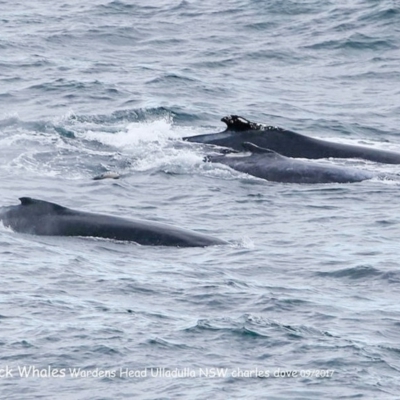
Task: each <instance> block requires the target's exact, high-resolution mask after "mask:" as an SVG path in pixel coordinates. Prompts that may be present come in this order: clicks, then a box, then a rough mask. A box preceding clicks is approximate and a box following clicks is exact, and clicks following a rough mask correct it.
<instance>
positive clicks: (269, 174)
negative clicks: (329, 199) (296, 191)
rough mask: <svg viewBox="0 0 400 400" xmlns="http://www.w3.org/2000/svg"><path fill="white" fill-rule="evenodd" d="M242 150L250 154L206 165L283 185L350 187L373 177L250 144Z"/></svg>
mask: <svg viewBox="0 0 400 400" xmlns="http://www.w3.org/2000/svg"><path fill="white" fill-rule="evenodd" d="M242 148H243V149H244V150H246V151H247V152H250V154H247V153H237V152H232V153H230V154H229V153H228V154H217V155H209V156H207V157H206V158H205V161H209V162H213V163H220V164H224V165H227V166H229V167H230V168H232V169H234V170H236V171H239V172H244V173H246V174H249V175H252V176H255V177H257V178H261V179H266V180H268V181H272V182H282V183H350V182H361V181H363V180H366V179H371V178H373V176H374V175H373V174H372V173H371V172H369V171H364V170H359V169H356V168H345V167H339V166H333V165H325V164H321V163H318V162H317V161H310V160H298V159H295V158H290V157H285V156H283V155H281V154H278V153H277V152H276V151H273V150H270V149H265V148H262V147H259V146H257V145H255V144H254V143H250V142H244V143H242Z"/></svg>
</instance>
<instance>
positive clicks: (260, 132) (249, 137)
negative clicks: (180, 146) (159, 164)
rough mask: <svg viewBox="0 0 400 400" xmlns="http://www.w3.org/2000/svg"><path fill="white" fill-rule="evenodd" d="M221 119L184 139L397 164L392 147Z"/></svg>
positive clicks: (299, 155)
mask: <svg viewBox="0 0 400 400" xmlns="http://www.w3.org/2000/svg"><path fill="white" fill-rule="evenodd" d="M221 121H223V122H225V124H226V125H227V129H226V130H225V131H223V132H220V133H212V134H207V135H197V136H191V137H186V138H184V140H186V141H189V142H199V143H207V144H213V145H216V146H222V147H230V148H232V149H234V150H238V151H240V150H241V149H242V143H243V142H251V143H253V144H255V145H257V146H260V147H263V148H267V149H270V150H274V151H276V152H278V153H279V154H282V155H284V156H286V157H293V158H309V159H318V158H330V157H332V158H362V159H366V160H371V161H376V162H382V163H388V164H400V154H399V153H395V152H392V151H386V150H379V149H374V148H369V147H365V146H355V145H348V144H343V143H334V142H328V141H325V140H321V139H315V138H312V137H308V136H304V135H301V134H299V133H296V132H293V131H290V130H287V129H283V128H279V127H276V126H266V125H262V124H257V123H254V122H251V121H248V120H247V119H245V118H243V117H240V116H237V115H230V116H227V117H224V118H222V120H221Z"/></svg>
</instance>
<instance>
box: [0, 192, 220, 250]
mask: <svg viewBox="0 0 400 400" xmlns="http://www.w3.org/2000/svg"><path fill="white" fill-rule="evenodd" d="M19 200H20V202H21V204H19V205H14V206H5V207H2V208H0V221H2V223H3V225H4V226H5V227H7V228H11V229H12V230H13V231H15V232H19V233H26V234H32V235H47V236H83V237H95V238H106V239H115V240H121V241H131V242H136V243H138V244H140V245H151V246H176V247H205V246H211V245H221V244H226V243H227V242H225V241H223V240H220V239H216V238H213V237H210V236H208V235H205V234H202V233H198V232H193V231H190V230H187V229H182V228H178V227H174V226H170V225H167V224H162V223H159V222H153V221H145V220H134V219H125V218H120V217H115V216H111V215H105V214H95V213H89V212H84V211H77V210H73V209H70V208H67V207H63V206H61V205H58V204H55V203H50V202H48V201H44V200H38V199H33V198H30V197H21V198H20V199H19Z"/></svg>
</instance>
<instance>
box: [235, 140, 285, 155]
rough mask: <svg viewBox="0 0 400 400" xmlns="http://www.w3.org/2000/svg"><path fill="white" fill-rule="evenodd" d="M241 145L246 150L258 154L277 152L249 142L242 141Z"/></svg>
mask: <svg viewBox="0 0 400 400" xmlns="http://www.w3.org/2000/svg"><path fill="white" fill-rule="evenodd" d="M242 147H243V148H244V149H245V150H247V151H251V152H252V153H258V154H278V153H277V152H276V151H273V150H270V149H266V148H264V147H259V146H257V145H255V144H254V143H251V142H243V143H242Z"/></svg>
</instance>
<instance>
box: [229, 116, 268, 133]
mask: <svg viewBox="0 0 400 400" xmlns="http://www.w3.org/2000/svg"><path fill="white" fill-rule="evenodd" d="M221 121H222V122H225V123H226V125H227V127H228V128H227V129H228V130H232V131H259V130H262V129H263V128H264V126H263V125H261V124H256V123H255V122H251V121H249V120H248V119H246V118H243V117H240V116H239V115H228V116H226V117H224V118H222V119H221Z"/></svg>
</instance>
